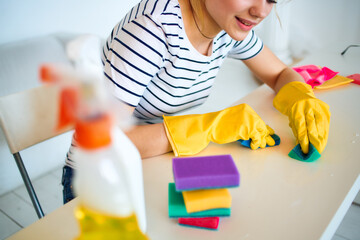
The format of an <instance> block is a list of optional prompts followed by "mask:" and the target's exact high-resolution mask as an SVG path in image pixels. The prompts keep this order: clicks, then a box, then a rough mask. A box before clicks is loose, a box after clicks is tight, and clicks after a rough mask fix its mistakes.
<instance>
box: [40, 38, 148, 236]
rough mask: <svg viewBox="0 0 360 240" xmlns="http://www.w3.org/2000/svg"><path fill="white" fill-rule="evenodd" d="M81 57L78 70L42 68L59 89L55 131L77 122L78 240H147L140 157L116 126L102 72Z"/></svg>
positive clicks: (75, 185)
mask: <svg viewBox="0 0 360 240" xmlns="http://www.w3.org/2000/svg"><path fill="white" fill-rule="evenodd" d="M90 39H91V38H90ZM79 42H80V43H81V42H88V41H86V39H85V40H84V39H80V40H77V43H76V44H77V45H79V44H78V43H79ZM73 45H74V44H73ZM80 45H81V44H80ZM82 46H84V44H82ZM75 55H76V54H75ZM76 56H79V55H76ZM79 59H81V58H77V59H76V60H77V62H76V64H75V66H77V68H75V69H71V68H70V67H63V66H57V65H43V66H42V67H41V69H40V76H41V79H42V80H43V82H50V83H52V84H56V85H57V86H59V87H60V89H61V90H60V101H59V122H58V126H57V128H58V129H62V128H64V127H66V126H68V125H69V124H75V134H74V139H75V141H76V144H77V145H78V147H77V148H76V150H75V152H74V154H73V158H74V160H75V164H76V171H75V179H74V189H75V193H76V195H77V196H78V198H79V206H78V207H77V209H76V211H75V216H76V218H77V219H78V221H79V225H80V236H79V237H78V239H148V238H147V237H146V236H145V234H144V233H145V231H146V216H145V201H144V190H143V180H142V166H141V158H140V154H139V152H138V151H137V149H136V148H135V146H134V145H133V144H132V142H131V141H130V140H129V139H128V138H127V137H126V135H125V134H124V133H123V132H122V131H121V130H120V128H119V127H117V126H116V124H115V122H116V121H115V116H114V114H111V112H112V111H113V110H112V109H110V108H109V106H110V104H109V101H108V98H107V97H106V91H105V90H104V89H103V84H102V83H101V78H102V76H103V74H102V71H99V70H100V69H101V68H98V67H95V68H94V67H93V66H94V65H93V64H89V63H85V61H80V60H79ZM79 66H80V67H79ZM96 66H99V65H96ZM94 69H95V70H94ZM110 110H112V111H110Z"/></svg>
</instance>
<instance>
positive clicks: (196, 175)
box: [173, 155, 240, 191]
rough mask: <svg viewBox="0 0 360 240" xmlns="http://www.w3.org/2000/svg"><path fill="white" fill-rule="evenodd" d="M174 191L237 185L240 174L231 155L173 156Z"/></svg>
mask: <svg viewBox="0 0 360 240" xmlns="http://www.w3.org/2000/svg"><path fill="white" fill-rule="evenodd" d="M173 172H174V180H175V186H176V191H185V190H187V191H188V190H195V189H206V188H228V187H237V186H239V184H240V174H239V172H238V170H237V168H236V165H235V163H234V160H233V159H232V157H231V155H217V156H204V157H185V158H173Z"/></svg>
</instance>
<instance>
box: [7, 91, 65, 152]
mask: <svg viewBox="0 0 360 240" xmlns="http://www.w3.org/2000/svg"><path fill="white" fill-rule="evenodd" d="M57 98H58V89H57V88H56V87H52V86H40V87H37V88H33V89H30V90H25V91H22V92H19V93H15V94H12V95H8V96H4V97H1V98H0V125H1V127H2V129H3V131H4V134H5V137H6V140H7V143H8V145H9V148H10V151H11V153H13V154H14V153H16V152H19V151H21V150H23V149H25V148H28V147H31V146H33V145H35V144H37V143H40V142H42V141H45V140H47V139H49V138H52V137H54V136H57V135H59V134H61V133H64V132H66V131H68V130H70V129H71V128H68V129H64V130H61V131H58V132H57V131H55V126H56V124H57V112H58V103H57Z"/></svg>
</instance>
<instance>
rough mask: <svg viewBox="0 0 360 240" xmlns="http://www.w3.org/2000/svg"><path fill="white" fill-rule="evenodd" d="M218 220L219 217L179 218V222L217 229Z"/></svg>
mask: <svg viewBox="0 0 360 240" xmlns="http://www.w3.org/2000/svg"><path fill="white" fill-rule="evenodd" d="M219 220H220V218H219V217H204V218H179V224H180V225H187V226H191V227H198V228H209V229H217V228H218V226H219Z"/></svg>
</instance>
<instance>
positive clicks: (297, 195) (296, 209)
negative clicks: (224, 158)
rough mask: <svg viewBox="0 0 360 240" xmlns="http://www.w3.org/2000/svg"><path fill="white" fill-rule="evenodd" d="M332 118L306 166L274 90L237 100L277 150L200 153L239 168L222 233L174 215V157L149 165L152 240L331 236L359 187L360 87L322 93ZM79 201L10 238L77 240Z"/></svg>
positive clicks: (352, 69) (336, 65)
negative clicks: (269, 132)
mask: <svg viewBox="0 0 360 240" xmlns="http://www.w3.org/2000/svg"><path fill="white" fill-rule="evenodd" d="M359 59H360V57H345V58H343V57H340V56H336V55H324V54H321V55H318V56H316V55H315V56H313V57H310V58H307V59H305V60H304V61H302V62H300V63H299V64H298V65H304V64H318V65H321V66H327V67H329V68H331V69H333V70H335V71H340V74H341V75H344V76H346V75H349V74H352V73H359V72H360V60H359ZM315 94H316V96H317V97H318V98H320V99H321V100H323V101H325V102H327V103H328V104H329V105H330V110H331V113H332V116H331V124H330V135H329V140H328V145H327V147H326V149H325V151H324V152H323V154H322V157H321V158H320V159H319V160H317V161H315V162H312V163H304V162H300V161H297V160H294V159H291V158H289V157H288V156H287V154H288V153H289V152H290V150H291V149H292V148H293V147H294V146H295V139H294V137H293V135H292V132H291V129H290V128H289V127H288V120H287V117H286V116H283V115H281V114H280V113H279V112H278V111H277V110H275V109H274V108H273V106H272V99H273V97H274V93H273V92H272V91H271V89H270V88H268V87H267V86H261V87H260V88H258V89H256V90H255V91H253V92H252V93H251V94H249V95H248V96H246V97H244V98H242V99H240V100H239V101H237V102H236V103H234V104H237V103H248V104H249V105H251V106H252V107H253V108H254V109H255V111H257V113H258V114H259V115H260V116H261V117H262V118H263V120H264V121H265V122H266V123H267V124H269V125H270V126H271V127H272V128H273V129H274V130H275V132H276V133H277V134H278V135H279V136H280V138H281V144H280V145H279V146H277V147H273V148H266V149H261V150H256V151H252V150H250V149H247V148H245V147H242V146H240V145H239V144H238V143H231V144H226V145H217V144H210V145H209V146H208V147H207V148H206V149H205V150H204V151H202V152H201V153H200V154H198V155H199V156H204V155H216V154H231V155H232V156H233V158H234V160H235V162H236V165H237V167H238V169H239V171H240V175H241V183H240V187H239V188H235V189H230V192H231V194H232V199H233V204H232V213H231V216H230V217H226V218H221V220H220V225H219V230H218V231H208V230H201V229H194V228H187V227H182V226H179V225H178V224H177V221H176V219H170V218H169V217H168V202H167V201H168V192H167V189H168V188H167V186H168V183H169V182H173V175H172V166H171V158H172V157H173V154H172V153H169V154H164V155H161V156H158V157H153V158H149V159H145V160H144V161H143V171H144V185H145V199H146V212H147V221H148V235H149V237H150V238H151V239H155V240H157V239H165V240H169V239H171V240H176V239H179V240H180V239H181V240H183V239H197V240H198V239H206V240H211V239H221V240H225V239H237V240H240V239H255V240H257V239H260V240H262V239H276V240H280V239H286V240H289V239H292V240H296V239H299V240H304V239H306V240H311V239H330V238H331V237H332V236H333V234H334V233H335V231H336V229H337V227H338V226H339V224H340V222H341V220H342V218H343V217H344V215H345V213H346V211H347V210H348V208H349V206H350V204H351V202H352V201H353V199H354V198H355V196H356V194H357V192H358V191H359V189H360V176H359V174H360V157H359V155H360V136H359V134H360V108H359V107H358V105H357V103H360V86H359V85H355V84H348V85H346V86H341V87H337V88H336V89H330V90H321V91H316V93H315ZM75 205H76V200H74V201H72V202H70V203H69V204H67V205H65V206H63V207H61V208H60V209H58V210H56V211H55V212H53V213H51V214H49V215H47V216H46V217H45V218H43V219H41V220H39V221H37V222H36V223H34V224H32V225H31V226H29V227H27V228H25V229H23V230H21V231H20V232H18V233H16V234H15V235H13V236H12V237H10V238H9V239H11V240H15V239H62V240H64V239H72V238H73V237H75V236H76V235H77V234H78V229H77V223H76V221H75V219H74V217H73V214H72V211H73V208H74V206H75Z"/></svg>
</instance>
